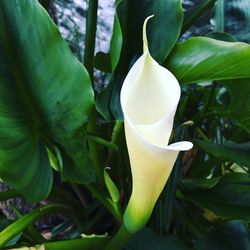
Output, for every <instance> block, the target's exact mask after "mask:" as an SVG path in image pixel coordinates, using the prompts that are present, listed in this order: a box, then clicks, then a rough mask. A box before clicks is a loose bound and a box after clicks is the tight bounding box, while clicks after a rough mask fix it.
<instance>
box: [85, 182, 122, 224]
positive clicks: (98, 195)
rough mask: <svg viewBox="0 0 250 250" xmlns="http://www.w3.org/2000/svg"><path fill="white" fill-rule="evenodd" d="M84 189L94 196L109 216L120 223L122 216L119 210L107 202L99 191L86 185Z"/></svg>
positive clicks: (90, 185)
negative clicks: (112, 216)
mask: <svg viewBox="0 0 250 250" xmlns="http://www.w3.org/2000/svg"><path fill="white" fill-rule="evenodd" d="M86 188H87V189H88V190H89V191H90V192H91V193H92V194H94V195H95V197H96V198H97V199H98V200H99V201H100V202H101V203H102V204H103V205H104V206H105V207H106V208H107V209H108V210H109V212H110V213H111V214H113V215H114V217H115V218H116V219H117V220H118V221H122V215H121V213H120V211H119V209H118V208H117V207H116V206H115V205H114V204H113V203H112V202H111V201H109V200H108V199H107V198H106V197H105V196H104V195H103V194H102V193H100V192H99V190H98V189H97V188H96V187H95V186H94V185H93V184H88V185H86Z"/></svg>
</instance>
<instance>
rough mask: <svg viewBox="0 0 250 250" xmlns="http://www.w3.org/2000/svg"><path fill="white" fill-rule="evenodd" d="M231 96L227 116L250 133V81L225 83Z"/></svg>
mask: <svg viewBox="0 0 250 250" xmlns="http://www.w3.org/2000/svg"><path fill="white" fill-rule="evenodd" d="M223 85H224V86H225V88H226V89H227V90H228V91H229V94H230V103H229V106H228V107H227V110H226V113H227V116H229V117H231V118H232V119H233V120H235V121H236V123H237V124H238V125H239V126H241V127H242V128H243V129H245V130H246V131H247V133H248V134H249V133H250V79H241V80H230V81H225V82H223Z"/></svg>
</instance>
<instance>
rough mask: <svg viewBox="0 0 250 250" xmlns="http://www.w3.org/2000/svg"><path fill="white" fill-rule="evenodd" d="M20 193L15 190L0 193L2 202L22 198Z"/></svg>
mask: <svg viewBox="0 0 250 250" xmlns="http://www.w3.org/2000/svg"><path fill="white" fill-rule="evenodd" d="M20 196H21V195H20V193H18V192H17V191H15V190H8V191H4V192H0V201H5V200H9V199H12V198H15V197H20Z"/></svg>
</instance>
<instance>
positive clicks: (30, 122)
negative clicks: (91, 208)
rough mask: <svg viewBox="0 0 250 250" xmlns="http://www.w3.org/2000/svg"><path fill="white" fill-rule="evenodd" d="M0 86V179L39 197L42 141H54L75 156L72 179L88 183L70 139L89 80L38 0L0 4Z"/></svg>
mask: <svg viewBox="0 0 250 250" xmlns="http://www.w3.org/2000/svg"><path fill="white" fill-rule="evenodd" d="M0 89H1V91H0V177H1V178H2V179H3V180H4V181H5V182H7V183H8V184H10V185H11V186H13V187H14V188H15V189H17V190H18V191H20V192H21V193H22V194H23V195H24V196H25V197H26V198H27V199H28V200H29V201H32V202H34V201H37V200H41V199H43V198H45V197H46V196H47V194H48V193H49V191H50V188H51V184H52V170H51V167H50V164H49V160H48V156H47V152H46V149H45V146H44V144H46V145H47V146H48V147H50V144H51V143H56V144H59V145H60V146H61V147H62V148H63V149H64V150H65V151H67V152H68V154H69V155H70V156H73V155H75V157H74V158H75V168H74V165H73V166H71V168H73V170H74V169H76V170H74V171H73V172H76V174H77V175H76V176H75V177H74V178H73V180H75V179H76V178H77V180H78V181H81V182H89V181H91V180H92V174H91V173H89V172H88V171H87V170H86V169H84V165H83V164H82V162H83V161H84V159H83V158H84V156H83V155H82V154H81V148H80V147H78V146H76V144H77V143H78V144H80V142H77V143H76V139H75V138H74V137H75V135H76V133H77V131H78V130H79V129H80V128H81V127H82V126H83V125H84V124H85V123H86V122H87V120H88V113H89V111H90V109H91V107H92V105H93V92H92V88H91V85H90V80H89V77H88V74H87V72H86V70H85V69H84V68H83V66H82V65H81V64H80V63H79V62H78V61H77V60H76V59H75V58H74V57H73V55H72V54H71V52H70V50H69V48H68V46H67V45H66V43H65V42H64V41H63V39H62V38H61V36H60V34H59V32H58V30H57V28H56V27H55V24H54V23H53V22H52V20H51V19H50V18H49V16H48V14H47V13H46V12H45V10H44V9H43V8H42V7H41V6H40V4H39V3H38V1H33V0H28V1H18V0H13V1H8V0H2V1H1V2H0ZM76 161H77V162H76ZM65 178H66V179H67V176H65ZM71 179H72V178H71Z"/></svg>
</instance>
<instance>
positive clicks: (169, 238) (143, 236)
mask: <svg viewBox="0 0 250 250" xmlns="http://www.w3.org/2000/svg"><path fill="white" fill-rule="evenodd" d="M125 249H126V250H152V249H154V250H164V249H171V250H187V249H189V248H188V247H186V246H185V245H184V244H183V243H182V242H181V240H179V238H178V237H177V236H176V235H174V234H170V235H158V234H156V233H155V232H154V231H152V230H151V229H149V228H145V229H143V230H142V231H140V232H139V233H137V234H135V235H134V236H133V237H132V239H131V240H130V241H129V242H128V244H127V247H126V248H125Z"/></svg>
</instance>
